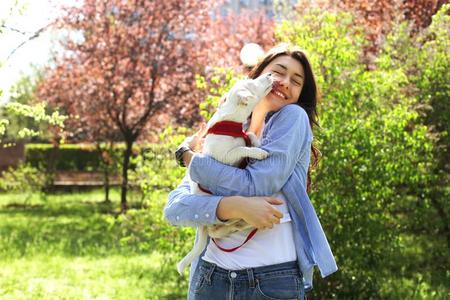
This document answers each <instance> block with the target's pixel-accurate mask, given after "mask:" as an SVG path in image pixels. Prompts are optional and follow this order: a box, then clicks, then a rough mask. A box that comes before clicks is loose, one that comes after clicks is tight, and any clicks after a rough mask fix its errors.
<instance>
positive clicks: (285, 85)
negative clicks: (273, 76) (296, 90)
mask: <svg viewBox="0 0 450 300" xmlns="http://www.w3.org/2000/svg"><path fill="white" fill-rule="evenodd" d="M278 81H279V84H280V86H281V87H283V88H285V89H288V88H289V78H287V76H283V77H281V78H278Z"/></svg>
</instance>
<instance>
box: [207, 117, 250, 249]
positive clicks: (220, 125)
mask: <svg viewBox="0 0 450 300" xmlns="http://www.w3.org/2000/svg"><path fill="white" fill-rule="evenodd" d="M208 134H219V135H228V136H234V137H241V138H243V139H244V140H245V145H246V146H247V147H250V146H252V142H251V140H250V138H249V137H248V135H247V134H246V133H245V131H244V130H242V123H238V122H233V121H221V122H217V123H216V124H214V125H213V126H212V127H211V128H209V129H208V132H207V133H206V135H208ZM247 163H248V160H247V159H246V158H245V159H243V160H242V162H241V163H240V165H239V168H240V169H244V168H245V167H246V166H247ZM198 187H199V189H200V190H201V191H203V192H205V193H208V194H212V193H211V192H210V191H208V190H207V189H205V188H203V187H202V186H201V185H200V184H199V185H198ZM256 231H258V229H256V228H255V229H253V230H252V231H251V232H250V233H249V234H248V236H247V238H246V239H245V241H244V242H243V243H242V244H241V245H239V246H237V247H234V248H230V249H226V248H223V247H221V246H219V245H218V244H217V242H216V241H215V240H214V239H212V241H213V242H214V244H216V246H217V248H219V249H220V250H222V251H224V252H233V251H236V250H237V249H239V248H241V247H242V246H243V245H244V244H245V243H247V242H248V241H249V240H250V239H251V238H252V237H253V236H254V235H255V233H256Z"/></svg>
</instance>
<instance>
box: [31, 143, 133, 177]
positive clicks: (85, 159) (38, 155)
mask: <svg viewBox="0 0 450 300" xmlns="http://www.w3.org/2000/svg"><path fill="white" fill-rule="evenodd" d="M101 147H103V148H102V149H103V151H106V152H108V157H107V158H106V159H107V160H112V162H111V163H112V164H113V165H116V167H117V164H118V163H119V160H120V158H121V156H122V153H123V151H124V149H125V145H123V144H115V145H114V146H113V147H112V148H111V149H109V148H108V149H106V150H105V146H102V145H101ZM140 151H141V150H140V146H139V145H135V146H134V147H133V153H134V154H133V155H134V156H137V154H138V153H139V152H140ZM25 161H26V162H27V163H29V164H30V165H31V166H33V167H36V168H39V169H40V170H50V169H53V170H55V171H86V172H91V171H100V170H102V168H103V164H104V161H103V160H102V157H101V154H100V153H99V149H98V148H97V147H96V145H93V144H62V145H59V146H58V147H55V146H53V145H51V144H26V145H25ZM132 167H133V168H134V165H133V164H132Z"/></svg>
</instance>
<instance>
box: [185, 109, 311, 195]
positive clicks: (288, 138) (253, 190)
mask: <svg viewBox="0 0 450 300" xmlns="http://www.w3.org/2000/svg"><path fill="white" fill-rule="evenodd" d="M311 141H312V132H311V129H310V125H309V119H308V115H307V114H306V112H305V110H304V109H303V108H301V107H300V106H298V105H294V104H291V105H286V106H285V107H283V108H282V109H281V110H280V111H278V112H277V113H275V114H274V115H273V116H272V117H271V118H270V120H269V122H268V123H267V124H266V126H265V128H264V132H263V139H262V143H261V148H262V149H264V150H266V151H267V152H269V154H270V156H269V157H268V158H266V159H264V160H253V159H252V160H251V161H250V163H249V164H248V165H247V167H246V168H245V169H239V168H236V167H232V166H228V165H225V164H222V163H220V162H219V161H217V160H215V159H213V158H212V157H210V156H208V155H204V154H195V155H194V156H193V158H192V160H191V163H190V165H189V169H188V170H189V174H190V176H191V178H192V179H193V180H194V181H195V182H198V183H200V184H201V185H202V186H204V187H206V188H207V189H208V190H210V191H211V192H212V193H213V194H214V195H223V196H231V195H240V196H271V195H273V194H274V193H276V192H278V191H280V190H281V188H282V187H283V186H284V184H285V183H286V181H287V180H288V178H289V176H291V174H292V172H293V171H294V168H295V166H296V164H297V162H298V160H299V158H300V155H301V154H302V153H309V149H308V147H310V145H311ZM305 151H306V152H305Z"/></svg>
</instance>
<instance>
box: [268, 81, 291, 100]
mask: <svg viewBox="0 0 450 300" xmlns="http://www.w3.org/2000/svg"><path fill="white" fill-rule="evenodd" d="M279 86H280V83H279V82H278V81H274V82H273V85H272V90H271V91H270V92H271V93H272V94H274V95H275V96H278V97H280V98H282V99H283V100H286V99H287V96H286V95H285V94H284V93H283V92H281V91H280V90H279V89H278V87H279Z"/></svg>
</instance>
